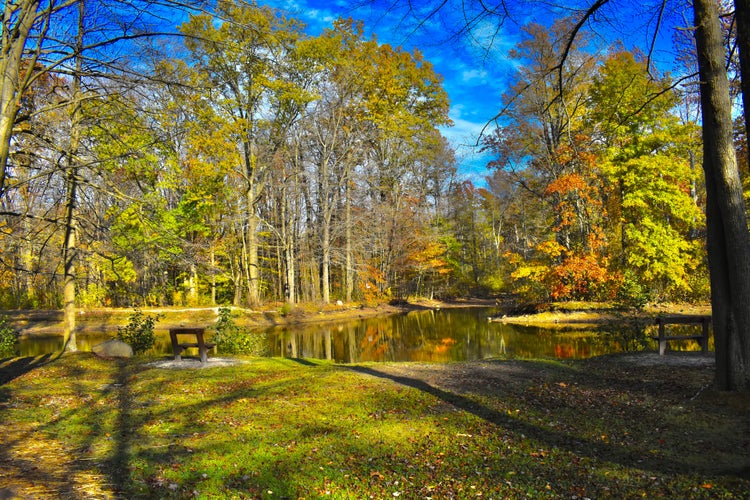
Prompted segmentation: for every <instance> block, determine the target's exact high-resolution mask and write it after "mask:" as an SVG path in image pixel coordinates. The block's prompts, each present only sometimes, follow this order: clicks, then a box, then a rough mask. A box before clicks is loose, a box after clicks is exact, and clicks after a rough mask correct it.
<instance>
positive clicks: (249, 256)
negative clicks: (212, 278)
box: [182, 2, 300, 304]
mask: <svg viewBox="0 0 750 500" xmlns="http://www.w3.org/2000/svg"><path fill="white" fill-rule="evenodd" d="M217 9H218V12H219V14H220V16H221V17H222V18H224V19H226V21H224V22H221V23H218V24H217V23H216V22H215V19H214V18H213V17H212V16H210V15H208V14H201V15H197V16H192V17H191V19H190V21H189V22H188V23H186V24H185V25H184V26H183V28H182V31H183V33H184V34H185V35H186V36H187V38H186V46H187V48H188V49H189V51H190V59H191V63H190V65H189V67H190V69H192V70H193V71H194V72H195V78H196V83H197V88H198V89H200V93H198V94H197V95H196V96H195V98H194V105H195V108H194V112H195V113H196V114H203V115H205V123H206V124H207V125H208V126H209V127H210V129H208V130H211V131H212V133H211V134H206V132H207V130H206V129H204V130H202V131H200V132H199V134H200V138H201V140H205V141H212V143H213V144H211V145H210V147H212V148H214V150H215V151H216V153H215V154H216V155H222V156H224V157H225V158H226V160H224V161H227V162H229V163H231V164H234V165H236V168H235V169H234V171H233V172H232V176H233V177H234V179H235V182H237V183H238V187H239V189H240V192H241V194H242V209H241V217H242V224H241V226H242V235H241V239H240V241H241V243H242V261H241V268H242V274H243V278H244V281H245V283H244V284H245V289H246V302H247V303H248V304H257V303H258V302H259V301H260V298H261V288H262V283H261V281H260V280H261V274H260V266H261V264H260V261H259V250H260V244H261V242H260V239H259V228H260V224H261V221H260V219H259V215H258V205H259V203H260V201H261V199H262V197H263V194H264V190H265V188H266V182H267V175H268V172H269V168H270V164H271V158H272V157H273V153H274V148H275V147H276V146H275V144H274V142H273V141H271V140H269V124H270V123H271V122H272V119H271V117H269V116H267V115H266V113H267V112H268V110H269V106H270V105H271V104H272V102H273V98H274V95H276V94H277V93H284V92H287V89H286V88H285V86H284V82H283V81H282V80H281V79H280V78H279V68H280V67H281V66H282V65H283V59H284V57H285V56H286V55H287V54H288V53H289V52H290V51H291V50H292V49H293V46H294V44H295V42H296V40H297V39H298V38H299V35H300V31H299V30H300V25H299V24H298V23H297V22H296V21H294V20H290V19H287V18H285V17H284V16H283V15H282V14H281V13H280V12H278V11H275V10H273V9H270V8H267V7H258V6H255V5H247V4H235V3H234V2H220V3H219V5H218V8H217ZM205 102H210V103H212V104H213V105H212V106H205V105H204V104H203V103H205Z"/></svg>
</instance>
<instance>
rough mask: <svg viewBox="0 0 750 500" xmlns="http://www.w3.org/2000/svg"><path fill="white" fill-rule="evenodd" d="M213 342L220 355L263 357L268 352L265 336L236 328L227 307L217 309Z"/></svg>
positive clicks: (230, 311)
mask: <svg viewBox="0 0 750 500" xmlns="http://www.w3.org/2000/svg"><path fill="white" fill-rule="evenodd" d="M213 342H214V343H215V344H216V348H217V349H218V351H219V352H220V353H222V354H250V355H253V356H264V355H266V354H267V352H268V347H267V346H266V336H265V334H263V333H261V332H248V331H247V330H245V329H243V328H240V327H239V326H237V324H236V323H235V321H234V317H233V316H232V310H231V309H230V308H228V307H220V308H219V319H218V321H217V322H216V333H215V334H214V337H213Z"/></svg>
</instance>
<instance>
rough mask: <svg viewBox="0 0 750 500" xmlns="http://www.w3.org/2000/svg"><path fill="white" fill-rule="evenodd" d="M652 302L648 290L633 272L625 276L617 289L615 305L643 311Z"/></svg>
mask: <svg viewBox="0 0 750 500" xmlns="http://www.w3.org/2000/svg"><path fill="white" fill-rule="evenodd" d="M649 300H650V296H649V292H648V288H646V287H644V286H643V285H642V284H641V282H640V281H639V280H638V278H637V277H636V276H635V274H634V273H633V272H631V271H628V272H626V273H625V276H624V277H623V279H622V282H621V283H620V286H619V288H618V289H617V296H616V297H615V303H616V304H617V306H618V307H622V308H634V309H643V307H644V306H645V305H646V304H647V303H648V301H649Z"/></svg>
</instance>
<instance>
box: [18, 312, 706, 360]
mask: <svg viewBox="0 0 750 500" xmlns="http://www.w3.org/2000/svg"><path fill="white" fill-rule="evenodd" d="M493 313H494V310H492V309H486V308H467V309H443V310H439V311H433V310H427V311H415V312H411V313H408V314H400V315H395V316H387V317H380V318H364V319H358V320H350V321H346V322H341V323H325V324H305V325H295V326H290V327H277V328H273V329H270V330H267V331H266V335H267V337H268V340H269V344H270V352H271V355H272V356H283V357H295V358H317V359H333V360H336V361H338V362H344V363H351V362H365V361H426V362H448V361H468V360H478V359H485V358H497V357H507V358H557V359H576V358H588V357H592V356H600V355H603V354H609V353H615V352H624V351H640V350H651V351H656V349H657V346H656V342H655V341H654V340H652V339H651V336H652V335H656V333H657V332H656V327H655V326H654V327H647V328H641V329H640V330H637V329H634V328H632V327H631V328H629V329H622V328H620V329H619V330H613V329H612V328H610V329H609V331H606V330H587V331H579V332H560V331H558V330H551V329H544V328H538V327H527V326H518V325H506V324H502V323H497V322H491V321H488V317H489V316H491V315H492V314H493ZM671 328H672V329H673V330H672V333H675V334H676V333H679V334H689V333H696V332H698V331H699V329H700V326H698V327H692V326H691V327H685V326H682V327H677V326H673V327H671ZM690 328H692V330H690ZM696 328H697V329H698V330H696ZM156 334H157V337H158V338H157V344H156V347H155V351H156V352H158V353H162V354H169V353H170V352H171V346H170V343H169V335H168V333H167V331H166V330H159V329H158V328H157V331H156ZM112 337H114V333H112V332H107V333H83V334H79V335H78V347H79V350H82V351H88V350H91V347H92V346H93V345H96V344H97V343H99V342H102V341H104V340H107V339H109V338H112ZM669 347H670V349H672V350H699V347H698V344H697V343H696V342H694V341H684V342H683V341H680V342H671V343H670V346H669ZM61 348H62V338H61V337H59V336H53V337H44V338H25V339H22V342H21V355H24V356H31V355H38V354H44V353H48V352H54V351H57V350H60V349H61ZM189 354H190V353H189ZM219 354H221V353H219Z"/></svg>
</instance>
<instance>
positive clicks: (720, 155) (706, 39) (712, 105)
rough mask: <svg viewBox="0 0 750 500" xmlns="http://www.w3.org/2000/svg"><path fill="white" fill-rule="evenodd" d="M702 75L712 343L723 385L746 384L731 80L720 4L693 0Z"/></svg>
mask: <svg viewBox="0 0 750 500" xmlns="http://www.w3.org/2000/svg"><path fill="white" fill-rule="evenodd" d="M693 9H694V16H695V26H696V30H695V41H696V46H697V49H698V67H699V72H700V81H701V111H702V117H703V120H702V121H703V127H702V131H703V169H704V171H705V174H706V204H707V206H706V225H707V228H708V262H709V269H710V275H711V308H712V320H713V325H714V335H715V343H716V378H717V384H718V386H719V388H721V389H727V390H748V389H750V232H748V226H747V216H746V208H745V201H744V198H743V196H742V183H741V180H740V176H739V171H738V168H737V163H736V156H735V152H734V144H733V128H732V114H731V101H730V97H729V82H728V78H727V72H726V67H725V57H726V56H725V54H726V53H725V50H724V45H723V41H722V33H721V25H720V22H719V18H720V13H719V9H718V5H717V4H716V3H715V2H713V1H711V0H695V1H694V4H693Z"/></svg>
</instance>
